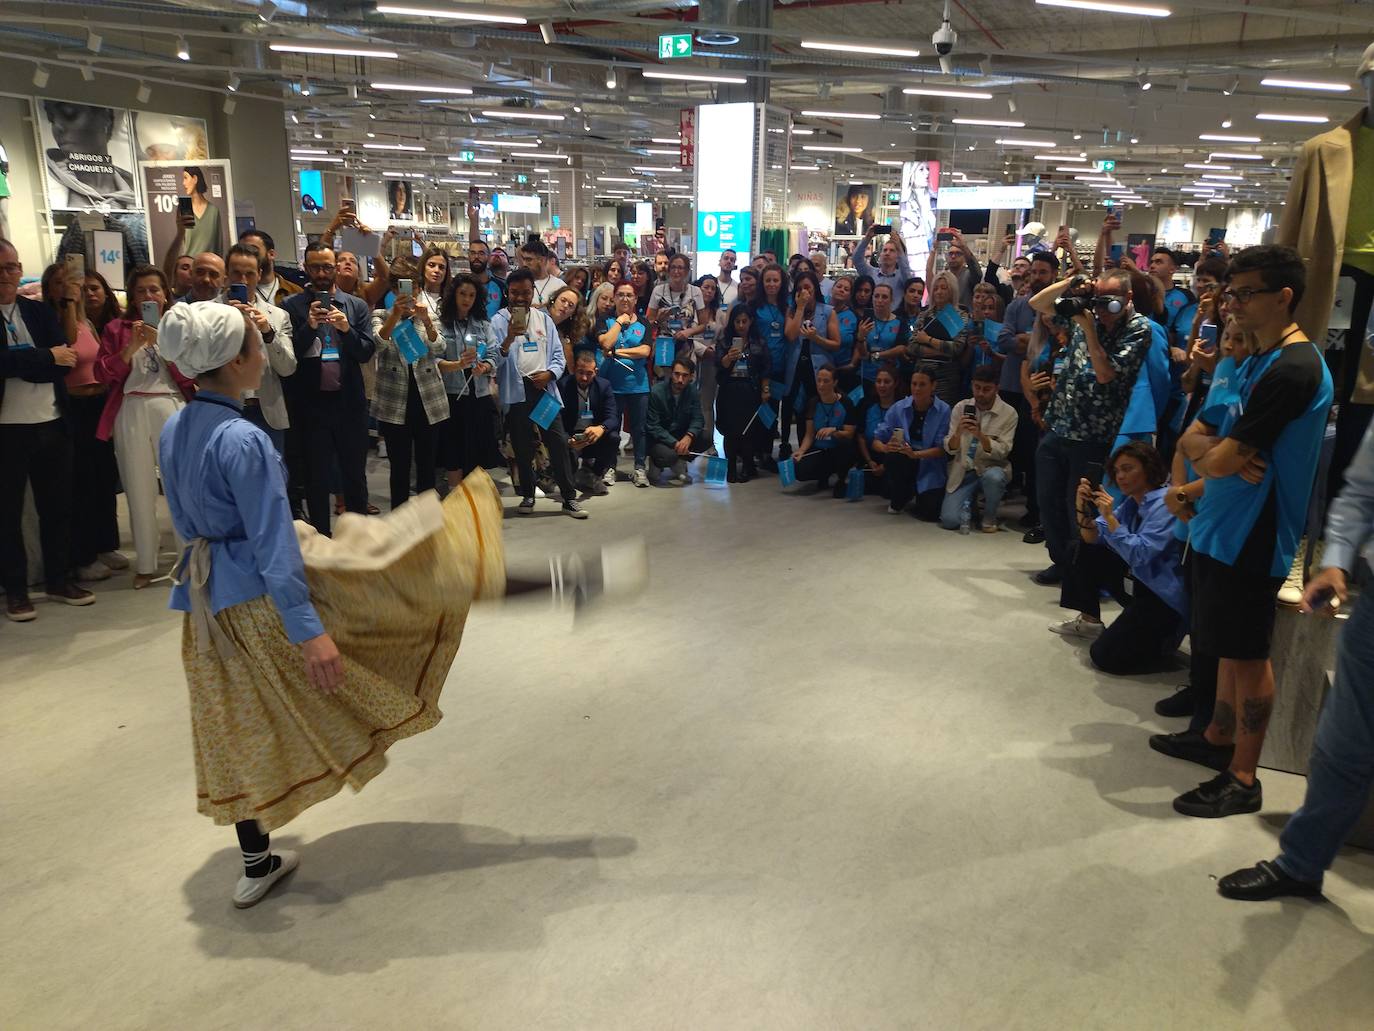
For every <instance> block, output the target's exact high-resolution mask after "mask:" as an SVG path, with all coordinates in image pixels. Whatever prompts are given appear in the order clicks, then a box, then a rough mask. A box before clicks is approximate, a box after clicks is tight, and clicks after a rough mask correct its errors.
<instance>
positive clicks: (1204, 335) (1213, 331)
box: [1197, 323, 1217, 351]
mask: <svg viewBox="0 0 1374 1031" xmlns="http://www.w3.org/2000/svg"><path fill="white" fill-rule="evenodd" d="M1197 332H1198V337H1199V339H1201V340H1203V341H1205V342H1206V344H1207V350H1208V351H1215V350H1216V349H1217V327H1216V326H1210V325H1207V324H1206V323H1203V324H1202V325H1201V326H1199V327H1198V331H1197Z"/></svg>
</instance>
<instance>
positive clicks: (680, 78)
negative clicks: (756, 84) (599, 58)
mask: <svg viewBox="0 0 1374 1031" xmlns="http://www.w3.org/2000/svg"><path fill="white" fill-rule="evenodd" d="M640 74H641V75H643V76H644V78H646V79H671V80H673V81H675V82H719V83H725V84H729V85H735V86H743V85H745V84H747V83H748V82H749V80H748V79H745V78H741V77H739V76H734V75H706V74H704V73H701V72H655V71H649V70H647V69H646V70H644V71H641V72H640Z"/></svg>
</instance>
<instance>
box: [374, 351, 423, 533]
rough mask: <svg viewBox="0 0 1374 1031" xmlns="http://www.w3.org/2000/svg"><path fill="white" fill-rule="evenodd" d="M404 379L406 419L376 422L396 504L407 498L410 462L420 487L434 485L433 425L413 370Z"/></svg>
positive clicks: (392, 502) (395, 507)
mask: <svg viewBox="0 0 1374 1031" xmlns="http://www.w3.org/2000/svg"><path fill="white" fill-rule="evenodd" d="M406 379H407V380H408V381H409V387H408V388H407V390H406V421H405V425H404V426H397V425H396V424H394V423H390V422H382V423H378V425H379V426H380V427H381V430H382V439H383V440H385V441H386V458H387V462H388V463H390V466H391V507H392V509H393V510H394V509H397V508H400V507H401V506H402V505H404V504H405V503H406V502H407V501H409V500H410V483H411V472H410V471H411V467H412V462H413V464H414V469H415V473H416V479H417V482H418V483H419V484H420V485H421V487H422V488H428V487H432V486H433V485H434V468H435V463H436V458H435V451H434V447H435V437H434V427H432V426H431V425H430V424H429V416H428V415H426V414H425V404H424V402H423V401H422V400H420V388H419V387H418V386H417V385H416V383H415V376H414V374H413V373H408V374H407V375H406Z"/></svg>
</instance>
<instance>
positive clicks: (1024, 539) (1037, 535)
mask: <svg viewBox="0 0 1374 1031" xmlns="http://www.w3.org/2000/svg"><path fill="white" fill-rule="evenodd" d="M1021 543H1022V544H1044V543H1045V530H1044V528H1043V527H1039V526H1032V527H1031V528H1030V529H1029V530H1027V531H1026V532H1025V533H1023V534H1022V535H1021Z"/></svg>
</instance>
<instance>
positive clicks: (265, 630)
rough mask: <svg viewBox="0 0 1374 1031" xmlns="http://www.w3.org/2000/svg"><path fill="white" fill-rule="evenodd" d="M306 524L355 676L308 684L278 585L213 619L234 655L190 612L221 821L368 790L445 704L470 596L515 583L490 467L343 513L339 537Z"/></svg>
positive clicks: (197, 687) (203, 800)
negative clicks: (213, 642)
mask: <svg viewBox="0 0 1374 1031" xmlns="http://www.w3.org/2000/svg"><path fill="white" fill-rule="evenodd" d="M412 506H413V507H412ZM296 528H297V535H298V537H299V538H300V540H301V552H302V555H303V557H304V558H305V563H306V579H307V580H308V582H309V585H310V597H311V601H312V602H313V603H314V605H315V608H316V610H317V611H318V612H319V615H320V619H321V620H322V621H323V623H324V626H325V629H326V631H328V633H329V634H330V636H331V637H332V638H333V639H334V642H335V644H337V645H338V648H339V652H340V653H341V655H342V656H343V668H344V682H343V686H342V687H341V688H340V689H339V690H338V692H337V693H335V694H323V693H322V692H320V691H319V690H318V689H316V688H314V687H312V686H311V684H310V682H309V680H308V679H307V677H306V673H305V664H304V663H303V662H302V660H301V652H300V648H299V647H298V646H296V645H293V644H292V643H291V642H290V641H289V640H288V639H287V636H286V631H285V628H284V627H283V626H282V621H281V617H280V616H279V615H278V613H277V610H276V607H275V606H274V605H273V604H272V601H271V599H270V598H268V597H266V596H263V597H260V598H255V599H253V600H252V601H248V602H244V603H242V604H240V605H234V606H231V607H230V608H227V609H225V610H223V611H222V612H220V613H218V614H217V615H216V616H215V617H214V618H215V620H216V621H217V622H218V623H219V625H220V627H221V628H222V629H223V630H224V632H225V634H227V635H228V637H229V639H230V641H232V642H233V644H234V649H233V653H232V654H230V655H228V656H227V657H226V656H225V655H222V654H221V653H220V650H218V649H216V648H209V649H206V650H204V651H202V650H200V649H199V648H197V646H196V640H195V630H194V627H193V623H192V620H191V618H190V616H189V615H188V616H187V617H186V620H185V622H184V624H183V629H182V647H181V652H182V660H183V662H184V663H185V666H186V681H187V684H188V686H189V688H190V696H191V730H192V738H193V742H194V750H195V763H196V796H197V798H196V807H197V809H198V810H199V811H200V812H202V813H204V814H205V815H207V816H209V817H211V818H212V819H213V820H214V821H215V823H217V824H231V823H237V822H238V821H240V820H257V821H258V822H259V824H261V826H262V829H263V830H264V831H271V830H274V829H276V828H278V827H281V826H283V825H284V824H286V823H287V822H288V821H290V820H291V819H292V818H293V817H295V816H296V815H298V814H299V813H301V812H304V811H305V810H306V809H308V808H309V807H310V806H312V805H314V804H315V803H316V802H320V801H323V800H324V799H326V798H329V797H330V796H332V795H334V794H336V793H337V792H338V791H339V790H340V789H341V788H342V787H343V786H344V785H345V784H347V785H349V786H350V787H352V788H353V789H354V790H355V791H357V790H360V789H361V788H362V786H363V785H364V784H366V783H367V782H368V781H369V780H371V779H372V778H373V777H375V776H376V775H377V774H378V773H380V772H381V770H382V768H383V767H384V766H385V765H386V750H387V749H388V748H389V747H391V745H392V744H393V743H394V742H396V741H400V740H401V739H402V738H407V737H411V736H413V735H415V734H419V733H421V732H422V731H425V730H428V729H429V728H430V727H433V726H434V725H435V724H436V723H438V722H439V720H440V719H441V718H442V717H443V713H442V712H440V710H439V706H438V702H439V692H440V691H441V690H442V689H443V685H444V681H445V679H447V677H448V672H449V667H450V666H451V665H452V663H453V659H454V656H455V655H456V654H457V652H458V645H459V644H460V642H461V640H462V636H463V626H464V624H465V622H466V621H467V614H468V609H469V607H470V606H471V604H472V602H473V601H474V600H477V599H479V598H493V597H499V596H500V595H501V594H502V593H503V592H504V590H505V559H504V553H503V548H502V544H501V501H500V497H499V495H498V494H497V491H496V487H495V485H494V484H493V483H492V482H491V479H490V478H489V477H488V476H487V475H486V473H485V472H482V471H481V470H478V471H476V472H474V473H472V474H471V475H470V476H468V477H467V478H466V479H465V480H464V482H463V483H462V485H461V486H459V487H457V488H455V489H454V490H453V491H452V492H451V493H450V494H449V496H448V497H447V498H446V499H445V500H444V502H443V503H442V505H440V503H439V502H438V501H437V499H436V498H435V497H434V496H433V495H426V496H425V497H422V498H417V499H415V500H414V501H412V502H410V503H409V504H408V505H405V506H402V508H400V509H398V510H397V511H396V512H395V513H392V514H390V515H388V516H385V517H382V518H381V519H367V517H364V516H344V517H342V518H341V519H340V520H339V521H338V526H337V529H336V532H335V536H334V537H333V538H332V539H331V538H327V537H320V536H318V535H317V534H315V532H314V531H313V530H312V529H310V528H309V527H307V526H306V525H305V524H303V523H297V524H296Z"/></svg>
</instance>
